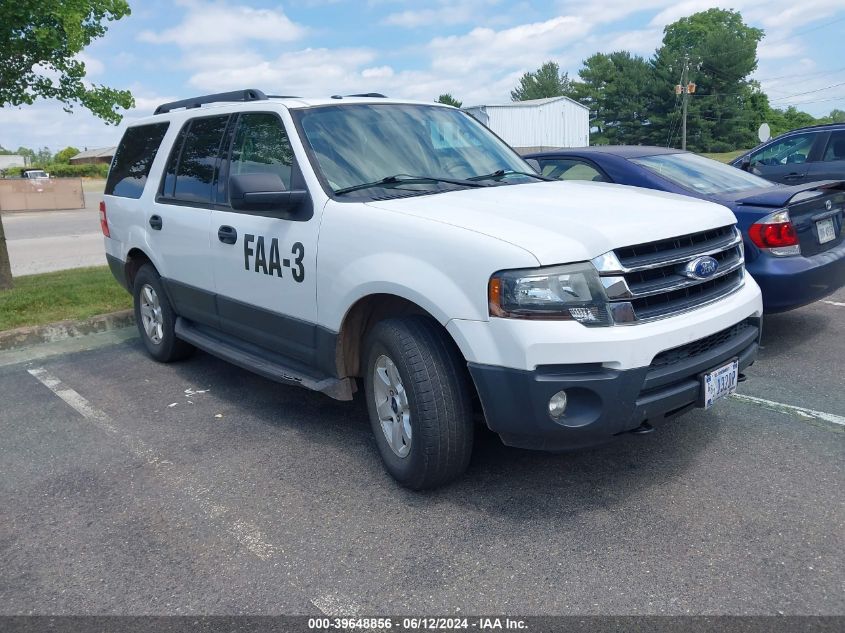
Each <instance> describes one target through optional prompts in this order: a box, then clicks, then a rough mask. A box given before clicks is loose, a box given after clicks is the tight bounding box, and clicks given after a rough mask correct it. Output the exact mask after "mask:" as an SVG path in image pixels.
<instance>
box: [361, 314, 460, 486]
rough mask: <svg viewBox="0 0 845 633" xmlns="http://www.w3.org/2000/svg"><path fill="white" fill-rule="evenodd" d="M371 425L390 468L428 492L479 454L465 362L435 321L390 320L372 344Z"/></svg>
mask: <svg viewBox="0 0 845 633" xmlns="http://www.w3.org/2000/svg"><path fill="white" fill-rule="evenodd" d="M365 349H366V361H365V369H364V371H365V374H364V388H365V393H366V398H367V409H368V411H369V415H370V423H371V425H372V427H373V433H374V434H375V437H376V443H377V444H378V448H379V452H380V453H381V457H382V459H383V460H384V463H385V466H386V467H387V470H388V471H389V472H390V474H391V475H393V477H394V478H395V479H396V480H397V481H399V483H401V484H402V485H404V486H407V487H409V488H413V489H415V490H421V489H424V488H433V487H435V486H439V485H442V484H444V483H446V482H448V481H451V480H452V479H455V478H456V477H458V476H459V475H460V474H461V473H463V472H464V471H465V470H466V468H467V465H468V464H469V458H470V455H471V453H472V440H473V423H472V399H471V391H470V386H469V377H468V375H467V370H466V363H465V362H464V360H463V359H462V358H461V357H460V354H459V353H458V352H457V350H456V349H455V347H454V344H453V343H452V341H451V340H450V339H449V338H448V336H447V335H446V334H445V332H443V330H442V329H441V328H440V326H439V325H438V324H437V323H436V322H435V321H433V320H431V319H430V318H428V317H422V316H412V317H403V318H395V319H387V320H385V321H381V322H380V323H378V324H377V325H376V326H375V327H374V328H373V329H372V331H371V332H370V334H369V335H368V337H367V341H366V343H365Z"/></svg>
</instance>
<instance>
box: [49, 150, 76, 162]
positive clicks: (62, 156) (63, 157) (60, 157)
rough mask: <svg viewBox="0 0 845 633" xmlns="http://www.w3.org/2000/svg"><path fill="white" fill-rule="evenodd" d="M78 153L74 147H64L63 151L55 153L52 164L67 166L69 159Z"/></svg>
mask: <svg viewBox="0 0 845 633" xmlns="http://www.w3.org/2000/svg"><path fill="white" fill-rule="evenodd" d="M78 153H79V150H78V149H76V148H75V147H65V148H64V149H63V150H60V151H58V152H56V155H55V156H54V157H53V162H55V163H65V164H67V163H69V162H70V159H71V158H73V157H74V156H76V155H77V154H78Z"/></svg>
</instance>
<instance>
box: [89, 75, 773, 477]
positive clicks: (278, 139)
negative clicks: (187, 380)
mask: <svg viewBox="0 0 845 633" xmlns="http://www.w3.org/2000/svg"><path fill="white" fill-rule="evenodd" d="M104 198H105V199H104V202H103V205H102V207H101V221H102V228H103V232H104V233H105V235H106V238H105V245H106V252H107V258H108V261H109V264H110V266H111V269H112V271H113V273H114V275H115V277H116V278H117V279H118V280H119V281H120V282H121V283H123V285H124V286H125V287H126V288H127V289H128V290H129V291H130V292H132V293H133V295H134V298H135V312H136V316H137V320H138V326H139V330H140V333H141V338H142V340H143V343H144V345H145V346H146V349H147V350H148V351H149V353H150V354H151V355H152V356H153V357H154V358H155V359H157V360H160V361H163V362H168V361H173V360H176V359H180V358H183V357H185V356H186V355H187V354H189V353H190V352H191V351H192V350H193V349H194V348H195V347H199V348H201V349H203V350H206V351H208V352H210V353H212V354H215V355H217V356H219V357H221V358H223V359H226V360H228V361H231V362H232V363H235V364H236V365H239V366H241V367H244V368H247V369H249V370H252V371H255V372H257V373H259V374H261V375H262V376H265V377H267V378H269V379H272V380H277V381H280V382H283V383H291V384H296V385H300V386H303V387H307V388H309V389H314V390H317V391H322V392H324V393H326V394H328V395H330V396H332V397H334V398H337V399H341V400H351V399H352V397H353V394H354V393H355V392H356V390H357V388H358V386H359V384H362V385H363V390H364V396H365V398H366V401H367V405H368V408H369V416H370V419H371V422H372V427H373V430H374V433H375V437H376V442H377V444H378V448H379V451H380V453H381V456H382V458H383V460H384V463H385V464H386V467H387V470H388V471H389V472H390V473H391V474H392V475H393V476H394V477H395V478H396V479H397V480H398V481H400V482H401V483H402V484H404V485H406V486H409V487H411V488H425V487H432V486H436V485H439V484H442V483H444V482H446V481H448V480H450V479H453V478H455V477H456V476H458V475H459V474H460V473H461V472H462V471H463V470H464V469H465V468H466V466H467V463H468V462H469V458H470V453H471V450H472V443H473V432H474V428H473V427H474V419H475V416H474V412H477V413H479V414H481V413H483V418H484V420H485V422H486V424H487V426H488V427H489V428H490V429H492V430H493V431H495V432H496V433H498V434H499V435H500V436H501V438H502V440H503V441H504V442H505V443H506V444H508V445H511V446H520V447H527V448H537V449H543V450H552V451H558V450H565V449H570V448H577V447H583V446H589V445H593V444H597V443H601V442H604V441H608V440H610V439H611V438H613V437H614V436H616V435H620V434H622V433H626V432H631V431H633V432H645V431H648V430H651V424H652V423H654V422H658V421H662V420H663V419H665V418H669V417H672V416H675V415H677V414H680V413H683V412H685V411H687V410H689V409H691V408H693V407H696V406H703V407H709V406H710V405H711V404H712V403H713V401H714V400H716V399H718V398H720V397H722V396H724V395H727V394H729V393H731V392H732V391H733V390H735V388H736V385H737V382H738V381H741V380H742V375H741V372H742V370H743V369H744V368H745V367H746V366H748V365H749V364H751V363H752V362H753V360H754V358H755V356H756V353H757V346H758V340H759V335H760V331H761V315H762V305H761V300H760V291H759V289H758V287H757V285H756V284H755V283H754V281H753V280H752V279H751V278H750V277H748V276H746V275H745V271H744V266H743V251H742V241H741V238H740V235H739V233H738V232H737V230H736V229H735V227H734V222H735V219H734V216H733V215H732V214H731V212H730V211H729V210H728V209H726V208H724V207H722V206H718V205H715V204H711V203H708V202H703V201H700V200H694V199H692V198H687V197H681V196H675V195H671V194H664V193H657V192H653V191H645V190H640V189H635V188H630V187H623V186H616V185H608V184H604V183H590V182H546V181H545V179H544V178H542V177H541V176H538V175H537V174H536V173H535V172H533V171H532V169H531V167H530V166H529V165H528V164H526V163H525V162H524V161H523V160H522V159H521V158H520V157H519V156H518V155H517V154H516V153H515V152H514V151H513V150H512V149H511V148H509V147H508V146H507V145H505V143H503V142H502V141H501V140H499V139H498V138H497V137H496V136H495V135H494V134H493V133H491V132H490V131H489V130H488V129H487V128H485V127H484V126H483V125H481V124H480V123H478V122H477V121H476V120H475V119H473V118H472V117H470V116H469V115H467V114H464V113H462V112H461V111H459V110H456V109H454V108H451V107H448V106H443V105H439V104H431V103H417V102H410V101H396V100H390V99H386V98H383V97H382V96H381V95H374V94H368V95H355V96H352V97H332V98H329V99H300V98H294V97H278V98H276V97H267V96H265V95H264V94H263V93H261V92H260V91H257V90H245V91H237V92H233V93H224V94H219V95H209V96H206V97H198V98H195V99H188V100H185V101H180V102H175V103H170V104H165V105H162V106H160V107H159V108H158V109H157V110H156V113H155V115H153V116H152V117H149V118H147V119H144V120H141V121H137V122H135V123H133V124H132V125H131V127H129V128H128V129H127V130H126V133H125V134H124V136H123V139H122V141H121V143H120V146H119V147H118V150H117V152H116V154H115V158H114V162H113V164H112V167H111V171H110V173H109V178H108V183H107V186H106V192H105V197H104ZM477 417H478V418H480V417H481V415H479V416H477Z"/></svg>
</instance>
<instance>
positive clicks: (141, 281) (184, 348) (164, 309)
mask: <svg viewBox="0 0 845 633" xmlns="http://www.w3.org/2000/svg"><path fill="white" fill-rule="evenodd" d="M146 286H149V287H150V288H152V290H153V291H154V292H155V297H156V298H157V300H158V303H159V306H160V309H161V340H160V341H155V340H153V338H152V337H151V336H150V335H149V334H148V333H147V330H146V328H145V327H144V322H143V319H142V316H141V303H142V299H141V293H142V292H143V291H144V289H145V287H146ZM132 297H133V299H134V303H135V322H136V323H137V325H138V332H139V334H140V335H141V342H143V344H144V347H145V348H146V350H147V353H149V355H150V356H152V357H153V358H154V359H155V360H157V361H159V362H160V363H171V362H174V361H177V360H182V359H183V358H187V357H188V356H190V355H191V354H193V352H194V346H193V345H190V344H189V343H186V342H185V341H182V340H179V339H178V338H176V313H175V312H174V311H173V307H172V306H171V305H170V301H169V300H168V298H167V293H166V292H165V291H164V286H163V285H162V283H161V277H159V274H158V271H156V269H155V267H154V266H153V265H152V264H144V265H143V266H141V268H140V269H139V270H138V274H136V275H135V282H134V284H133V286H132Z"/></svg>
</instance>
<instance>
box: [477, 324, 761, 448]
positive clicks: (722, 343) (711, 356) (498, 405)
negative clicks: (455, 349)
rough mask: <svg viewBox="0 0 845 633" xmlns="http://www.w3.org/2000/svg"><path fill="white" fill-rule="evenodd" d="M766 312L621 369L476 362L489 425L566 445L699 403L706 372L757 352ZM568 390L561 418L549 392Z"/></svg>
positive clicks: (515, 441) (506, 434)
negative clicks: (643, 363)
mask: <svg viewBox="0 0 845 633" xmlns="http://www.w3.org/2000/svg"><path fill="white" fill-rule="evenodd" d="M761 332H762V320H761V319H759V318H754V317H752V318H749V319H747V320H746V321H744V322H743V323H741V324H738V325H736V326H733V327H732V328H727V329H726V330H723V331H721V332H718V333H716V334H713V335H711V336H709V337H706V338H705V339H701V340H699V341H694V342H692V343H688V344H686V345H683V346H680V347H678V348H674V349H672V350H668V351H666V352H663V353H661V354H660V355H659V356H658V357H657V358H655V360H654V362H652V364H651V365H650V366H647V367H640V368H636V369H627V370H614V369H609V368H606V367H602V366H601V364H599V363H586V364H581V365H545V366H540V367H537V368H536V369H535V370H534V371H527V370H518V369H509V368H506V367H495V366H490V365H481V364H477V363H469V370H470V373H471V375H472V378H473V380H474V382H475V385H476V388H477V390H478V394H479V397H480V399H481V404H482V406H483V408H484V415H485V418H486V420H487V425H488V426H489V427H490V428H491V429H492V430H493V431H495V432H496V433H498V434H499V435H500V437H501V438H502V441H503V442H504V443H505V444H507V445H509V446H517V447H520V448H531V449H539V450H548V451H562V450H570V449H576V448H584V447H588V446H593V445H597V444H602V443H604V442H607V441H609V440H611V439H612V438H613V436H614V435H617V434H619V433H623V432H625V431H629V430H632V429H635V428H637V427H638V426H640V425H641V424H642V423H643V422H649V423H651V424H654V423H659V422H662V421H663V420H666V419H669V418H672V417H675V416H677V415H680V414H682V413H685V412H686V411H689V410H690V409H692V408H695V407H696V406H698V405H699V398H700V395H701V386H700V380H699V376H700V374H701V373H703V372H705V371H708V370H711V369H715V368H717V367H719V366H720V365H723V364H725V363H727V362H728V361H730V360H731V359H732V358H738V359H739V368H740V371H742V370H743V369H745V368H746V367H748V366H749V365H751V363H753V362H754V360H755V358H756V357H757V352H758V348H759V340H760V335H761ZM560 390H566V393H567V398H568V406H567V410H566V415H565V416H564V417H563V418H562V419H561V420H560V421H555V420H553V419H552V418H551V417H550V416H549V414H548V402H549V398H551V397H552V395H554V394H555V393H557V392H558V391H560Z"/></svg>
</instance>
